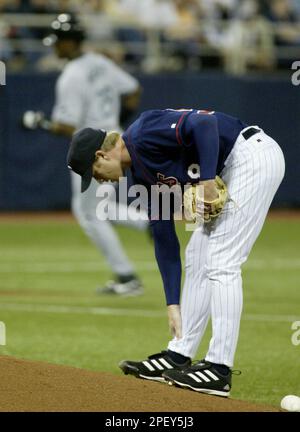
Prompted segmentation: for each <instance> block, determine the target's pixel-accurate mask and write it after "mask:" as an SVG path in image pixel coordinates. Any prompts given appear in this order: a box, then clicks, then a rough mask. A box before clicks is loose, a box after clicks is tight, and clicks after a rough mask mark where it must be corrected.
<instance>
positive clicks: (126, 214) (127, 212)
mask: <svg viewBox="0 0 300 432" xmlns="http://www.w3.org/2000/svg"><path fill="white" fill-rule="evenodd" d="M126 180H127V179H126ZM121 183H122V182H120V183H119V189H118V190H119V193H120V191H124V190H125V191H126V192H127V186H126V187H125V188H123V187H122V184H121ZM108 198H111V202H110V206H109V209H108V218H109V220H111V221H113V223H114V224H118V225H124V226H128V227H130V228H135V229H138V230H140V231H145V230H146V229H147V228H148V227H149V220H148V214H147V211H145V210H143V209H141V210H139V211H138V210H137V209H135V208H133V206H130V205H129V206H128V205H127V193H126V196H124V197H121V199H120V201H119V202H117V200H116V199H114V198H115V197H114V196H111V197H108Z"/></svg>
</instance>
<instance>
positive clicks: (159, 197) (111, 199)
mask: <svg viewBox="0 0 300 432" xmlns="http://www.w3.org/2000/svg"><path fill="white" fill-rule="evenodd" d="M191 187H192V184H191V183H187V184H186V185H184V186H181V185H180V184H178V183H176V179H175V178H174V177H168V178H163V182H160V183H158V184H154V185H151V186H149V187H146V186H144V185H142V184H135V185H132V186H130V187H129V188H128V184H127V178H126V177H123V178H122V179H120V182H119V188H118V192H117V190H116V188H115V186H114V185H113V184H111V183H104V184H101V185H100V186H99V187H98V188H97V192H96V196H97V198H99V203H98V205H97V207H96V217H97V219H98V220H101V221H104V220H111V221H116V220H118V221H121V220H129V219H130V220H136V221H137V220H148V217H150V219H151V220H152V221H153V220H158V219H159V220H170V219H172V218H174V220H176V221H178V220H185V221H186V230H187V231H194V230H196V229H197V228H198V227H199V225H200V224H201V223H202V222H203V213H204V207H203V206H201V203H203V199H204V187H203V186H202V185H199V184H197V185H196V187H195V190H196V196H197V203H198V204H197V208H196V211H195V213H196V215H195V214H191V212H190V210H191V206H189V205H187V203H185V198H184V196H185V192H186V191H188V189H189V188H191ZM117 194H118V196H117ZM128 199H129V201H130V204H129V205H128V207H127V210H126V209H125V211H124V207H122V208H121V207H120V206H118V205H117V202H127V201H128ZM120 209H121V210H122V212H119V211H120ZM146 209H150V211H149V212H147V211H146ZM129 215H130V217H129Z"/></svg>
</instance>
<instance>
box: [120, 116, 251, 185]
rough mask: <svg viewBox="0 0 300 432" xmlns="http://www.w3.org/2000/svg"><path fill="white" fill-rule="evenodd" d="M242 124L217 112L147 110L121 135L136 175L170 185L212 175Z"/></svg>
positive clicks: (218, 169) (147, 181) (140, 180)
mask: <svg viewBox="0 0 300 432" xmlns="http://www.w3.org/2000/svg"><path fill="white" fill-rule="evenodd" d="M246 127H247V125H246V124H245V123H243V122H242V121H240V120H239V119H237V118H234V117H231V116H229V115H227V114H223V113H220V112H208V111H202V110H172V109H166V110H151V111H145V112H144V113H143V114H141V116H140V117H139V118H138V119H137V120H136V121H135V122H134V123H133V124H132V125H131V126H130V127H129V128H128V129H127V130H126V131H125V132H124V134H123V139H124V141H125V144H126V147H127V149H128V151H129V153H130V156H131V159H132V174H133V176H134V180H135V181H136V182H137V183H142V184H161V183H166V184H169V185H172V184H175V183H180V184H187V183H196V182H199V180H208V179H212V178H215V176H216V175H217V174H220V172H221V171H222V169H223V168H224V162H225V160H226V158H227V156H228V155H229V153H230V151H231V149H232V147H233V145H234V143H235V141H236V139H237V137H238V135H239V134H240V132H241V130H242V129H244V128H246Z"/></svg>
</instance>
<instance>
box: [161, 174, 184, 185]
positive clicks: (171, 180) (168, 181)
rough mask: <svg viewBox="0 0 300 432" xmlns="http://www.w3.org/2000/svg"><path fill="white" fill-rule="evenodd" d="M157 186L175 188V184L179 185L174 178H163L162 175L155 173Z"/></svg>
mask: <svg viewBox="0 0 300 432" xmlns="http://www.w3.org/2000/svg"><path fill="white" fill-rule="evenodd" d="M157 180H158V181H157V184H158V185H163V184H165V185H168V186H169V187H171V186H175V185H176V184H179V182H178V180H177V178H176V177H172V176H171V177H165V175H164V174H161V173H157Z"/></svg>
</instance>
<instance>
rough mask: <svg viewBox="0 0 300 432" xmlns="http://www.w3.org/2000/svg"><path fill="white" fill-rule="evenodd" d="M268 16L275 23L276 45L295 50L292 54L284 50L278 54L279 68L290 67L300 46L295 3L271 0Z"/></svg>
mask: <svg viewBox="0 0 300 432" xmlns="http://www.w3.org/2000/svg"><path fill="white" fill-rule="evenodd" d="M266 16H267V18H268V19H269V20H270V22H271V23H273V24H274V31H275V45H276V46H277V47H278V48H282V47H285V48H286V49H288V48H290V49H292V50H293V51H290V55H286V54H285V53H284V51H283V52H282V54H283V55H282V54H281V52H280V53H279V55H278V66H279V68H284V69H285V68H290V64H291V62H292V61H293V60H295V57H296V55H295V54H294V52H295V51H294V49H295V48H300V22H299V17H298V15H297V12H296V9H295V7H294V4H293V2H292V1H291V0H272V1H270V0H269V4H268V11H267V14H266ZM285 51H286V50H285ZM298 55H299V54H298Z"/></svg>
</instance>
